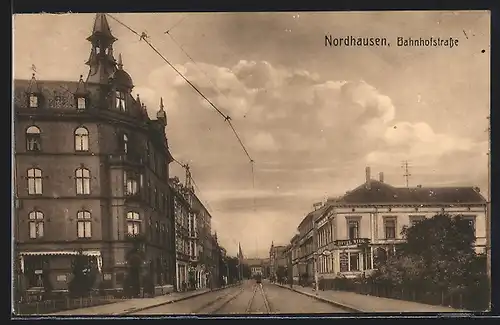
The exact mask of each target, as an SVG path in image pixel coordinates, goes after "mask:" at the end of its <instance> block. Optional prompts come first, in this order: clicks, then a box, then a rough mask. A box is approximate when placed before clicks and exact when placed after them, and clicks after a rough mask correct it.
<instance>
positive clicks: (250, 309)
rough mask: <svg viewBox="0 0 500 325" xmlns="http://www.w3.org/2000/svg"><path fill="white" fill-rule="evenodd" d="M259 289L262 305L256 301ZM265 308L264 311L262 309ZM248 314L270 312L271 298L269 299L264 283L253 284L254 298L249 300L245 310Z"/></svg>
mask: <svg viewBox="0 0 500 325" xmlns="http://www.w3.org/2000/svg"><path fill="white" fill-rule="evenodd" d="M257 291H258V292H259V293H260V298H261V299H262V305H257V304H256V303H255V296H256V295H257ZM262 309H264V311H262ZM245 313H246V314H251V313H264V314H270V313H271V307H270V306H269V300H267V296H266V292H265V291H264V287H263V286H262V283H256V284H254V286H253V292H252V298H250V300H249V301H248V305H247V308H246V310H245Z"/></svg>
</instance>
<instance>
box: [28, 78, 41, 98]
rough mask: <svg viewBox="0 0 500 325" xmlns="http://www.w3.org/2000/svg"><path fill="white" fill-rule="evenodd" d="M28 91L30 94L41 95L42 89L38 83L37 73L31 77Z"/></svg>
mask: <svg viewBox="0 0 500 325" xmlns="http://www.w3.org/2000/svg"><path fill="white" fill-rule="evenodd" d="M26 91H27V92H28V93H30V94H39V93H40V87H39V86H38V82H37V81H36V78H35V73H33V74H32V75H31V80H30V83H29V84H28V89H27V90H26Z"/></svg>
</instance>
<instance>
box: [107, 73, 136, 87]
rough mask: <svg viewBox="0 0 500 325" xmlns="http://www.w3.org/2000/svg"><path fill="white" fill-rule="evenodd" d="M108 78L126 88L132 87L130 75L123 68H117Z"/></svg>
mask: <svg viewBox="0 0 500 325" xmlns="http://www.w3.org/2000/svg"><path fill="white" fill-rule="evenodd" d="M109 78H110V79H111V80H112V82H113V83H115V84H117V85H120V86H123V87H125V88H126V89H132V88H134V83H133V81H132V77H130V75H129V74H128V73H127V72H126V71H125V70H121V69H117V70H116V71H115V72H114V73H113V74H112V75H111V76H110V77H109Z"/></svg>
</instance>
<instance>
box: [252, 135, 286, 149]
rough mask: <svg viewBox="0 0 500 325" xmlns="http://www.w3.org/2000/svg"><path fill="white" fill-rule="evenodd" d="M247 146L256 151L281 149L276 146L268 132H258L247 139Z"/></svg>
mask: <svg viewBox="0 0 500 325" xmlns="http://www.w3.org/2000/svg"><path fill="white" fill-rule="evenodd" d="M248 145H249V146H250V148H252V149H253V150H256V151H277V150H280V149H281V147H280V146H279V145H278V143H277V142H276V140H275V139H274V137H273V135H272V134H271V133H269V132H265V131H259V132H258V133H256V134H253V135H251V136H250V137H249V141H248Z"/></svg>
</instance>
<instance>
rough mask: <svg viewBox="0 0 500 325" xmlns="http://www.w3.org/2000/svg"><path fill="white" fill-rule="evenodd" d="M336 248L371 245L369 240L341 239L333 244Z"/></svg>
mask: <svg viewBox="0 0 500 325" xmlns="http://www.w3.org/2000/svg"><path fill="white" fill-rule="evenodd" d="M333 243H334V244H335V246H355V245H357V246H360V245H366V244H369V243H370V239H369V238H352V239H340V240H335V241H334V242H333Z"/></svg>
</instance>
